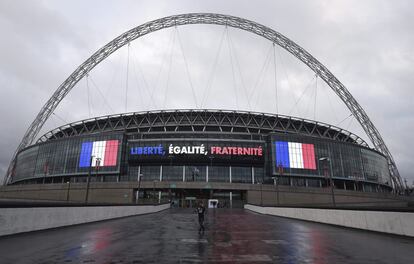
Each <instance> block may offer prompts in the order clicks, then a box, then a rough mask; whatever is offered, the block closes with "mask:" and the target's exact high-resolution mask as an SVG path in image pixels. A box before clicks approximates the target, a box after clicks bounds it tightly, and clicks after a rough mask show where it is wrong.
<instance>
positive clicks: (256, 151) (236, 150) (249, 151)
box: [211, 146, 263, 156]
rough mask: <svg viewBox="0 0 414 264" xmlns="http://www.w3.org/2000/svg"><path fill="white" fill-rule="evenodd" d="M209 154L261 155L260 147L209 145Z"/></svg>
mask: <svg viewBox="0 0 414 264" xmlns="http://www.w3.org/2000/svg"><path fill="white" fill-rule="evenodd" d="M211 154H216V155H243V156H263V149H262V147H255V148H249V147H215V146H213V147H211Z"/></svg>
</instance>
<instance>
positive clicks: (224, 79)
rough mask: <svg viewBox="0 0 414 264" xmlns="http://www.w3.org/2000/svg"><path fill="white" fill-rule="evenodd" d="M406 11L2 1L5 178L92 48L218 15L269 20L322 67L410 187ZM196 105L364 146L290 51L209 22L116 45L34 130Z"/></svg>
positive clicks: (304, 4)
mask: <svg viewBox="0 0 414 264" xmlns="http://www.w3.org/2000/svg"><path fill="white" fill-rule="evenodd" d="M412 10H414V2H412V1H409V0H407V1H395V0H393V1H391V0H387V1H381V0H373V1H358V0H355V1H350V0H344V1H328V0H326V1H318V0H312V1H275V0H271V1H240V0H237V1H196V0H190V1H171V0H170V1H154V0H151V1H84V0H78V1H73V0H70V1H69V0H68V1H20V0H10V1H8V0H2V1H0V32H1V34H2V41H1V42H0V111H1V113H2V114H1V116H0V118H1V119H2V120H1V121H2V122H1V123H2V127H1V130H0V138H1V140H0V174H1V176H3V175H4V173H5V170H6V169H7V166H8V164H9V162H10V159H11V156H12V154H13V152H14V150H15V149H16V148H17V146H18V144H19V142H20V140H21V138H22V136H23V134H24V132H25V130H26V129H27V127H28V126H29V125H30V123H31V122H32V121H33V119H34V118H35V116H36V114H37V113H38V112H39V110H40V108H41V107H42V106H43V104H44V103H45V102H46V100H47V99H48V98H49V97H50V96H51V95H52V93H53V92H54V91H55V90H56V89H57V87H58V86H59V85H60V84H61V83H62V82H63V81H64V80H65V79H66V78H67V77H68V76H69V75H70V74H71V73H72V72H73V71H74V70H75V69H76V68H77V66H79V65H80V64H81V63H82V62H83V61H85V60H86V59H87V58H88V57H89V56H90V55H92V54H93V52H95V51H96V50H97V49H99V48H100V47H102V46H103V45H105V44H106V43H108V42H109V41H111V40H112V39H113V38H115V37H116V36H118V35H120V34H121V33H123V32H125V31H127V30H129V29H131V28H133V27H136V26H139V25H141V24H143V23H145V22H148V21H151V20H154V19H158V18H161V17H164V16H169V15H175V14H182V13H190V12H213V13H221V14H228V15H233V16H239V17H242V18H246V19H249V20H253V21H256V22H258V23H260V24H263V25H266V26H268V27H270V28H272V29H274V30H276V31H278V32H280V33H282V34H284V35H285V36H287V37H288V38H290V39H292V40H293V41H295V42H296V43H297V44H299V45H300V46H301V47H303V48H304V49H306V50H307V51H308V52H310V53H311V54H312V55H313V56H314V57H316V58H317V59H318V60H319V61H320V62H322V63H323V64H324V65H325V66H326V67H327V68H328V69H330V70H331V72H332V73H333V74H334V75H335V76H336V77H337V78H338V79H339V80H340V81H341V82H342V83H343V84H344V85H345V86H346V87H347V89H348V90H349V91H350V92H351V93H352V94H353V96H354V97H355V98H356V100H357V101H358V102H359V103H360V104H361V105H362V107H363V108H364V109H365V110H366V112H367V114H368V116H369V117H370V118H371V120H372V121H373V123H374V124H375V125H376V127H377V129H378V130H379V131H380V133H381V135H382V136H383V138H384V140H385V142H386V144H387V145H388V147H389V149H390V150H391V152H392V154H393V156H394V158H395V160H396V163H397V166H398V167H399V170H400V173H401V175H402V177H403V178H407V179H408V181H409V183H412V182H413V180H414V173H413V172H412V168H413V166H414V161H413V158H412V154H411V153H412V149H414V143H412V142H413V140H412V139H411V134H412V130H413V128H414V117H413V113H414V108H413V105H414V104H413V102H412V100H413V97H414V91H413V89H412V84H413V83H414V70H413V69H414V45H413V43H414V16H412ZM128 53H129V55H128ZM127 65H128V66H127ZM275 65H276V78H275V67H274V66H275ZM187 69H188V71H187ZM127 76H128V77H127ZM275 79H276V84H275ZM191 87H192V88H193V89H194V96H193V92H192V89H191ZM276 92H277V93H276ZM194 97H195V99H194ZM125 98H127V99H125ZM196 101H197V105H198V107H200V105H201V102H203V104H202V105H201V107H203V108H223V109H240V110H253V111H263V112H273V113H274V112H276V111H278V112H279V113H281V114H285V115H294V116H300V117H304V118H310V119H316V120H320V121H323V122H327V123H330V124H334V125H338V126H340V127H343V128H345V129H349V130H351V131H352V132H354V133H356V134H357V135H359V136H361V137H362V138H364V139H365V140H367V141H368V139H367V137H366V136H365V135H364V132H363V130H362V129H361V127H360V126H359V125H358V123H357V121H356V120H355V119H353V118H352V117H348V116H349V114H350V112H349V111H348V110H347V108H346V107H345V106H344V104H343V103H342V102H341V101H340V100H339V99H338V98H337V96H336V95H335V94H334V93H333V92H332V91H331V90H330V89H329V87H328V86H327V85H325V84H323V83H322V81H321V80H315V78H314V74H313V73H312V72H311V71H310V70H309V69H308V68H307V67H306V66H304V65H303V64H302V63H300V62H299V61H298V60H297V59H295V58H294V57H293V56H292V55H289V54H288V53H287V52H285V51H284V50H283V49H282V48H279V47H273V46H272V44H271V43H270V42H269V41H267V40H264V39H262V38H260V37H257V36H254V35H253V34H251V33H248V32H242V31H240V30H236V29H231V28H225V27H220V26H212V25H210V26H206V25H192V26H183V27H177V28H172V29H166V30H162V31H159V32H154V33H152V34H149V35H147V36H145V37H143V38H140V39H138V40H136V41H134V42H132V43H131V45H130V47H129V48H127V47H124V48H122V49H120V50H118V51H117V52H116V53H114V54H112V55H111V56H110V57H109V58H108V59H107V60H105V61H104V62H102V63H101V64H100V65H98V66H97V67H96V68H95V69H94V70H93V71H92V72H91V73H90V76H89V78H88V82H87V81H86V79H84V80H81V81H80V83H78V85H76V86H75V87H74V89H73V90H72V91H71V92H70V93H69V95H68V96H67V97H66V98H65V99H64V100H63V101H62V102H61V104H60V105H59V106H58V108H57V109H56V111H55V114H54V115H52V116H51V118H50V119H49V120H48V122H47V123H46V124H45V127H44V129H43V130H42V131H41V134H44V133H45V132H47V131H48V130H50V129H53V128H54V127H57V126H60V125H63V124H64V123H66V122H72V121H77V120H80V119H85V118H89V117H93V116H98V115H105V114H111V113H121V112H125V111H128V112H131V111H143V110H152V109H166V108H169V109H171V108H194V107H195V105H196V103H195V102H196Z"/></svg>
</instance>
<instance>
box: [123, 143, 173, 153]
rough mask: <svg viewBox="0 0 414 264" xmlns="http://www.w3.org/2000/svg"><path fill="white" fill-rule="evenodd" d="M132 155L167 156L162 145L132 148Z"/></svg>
mask: <svg viewBox="0 0 414 264" xmlns="http://www.w3.org/2000/svg"><path fill="white" fill-rule="evenodd" d="M130 153H131V155H160V156H164V155H165V150H164V147H163V146H162V145H161V144H160V145H158V146H149V147H132V148H131V152H130Z"/></svg>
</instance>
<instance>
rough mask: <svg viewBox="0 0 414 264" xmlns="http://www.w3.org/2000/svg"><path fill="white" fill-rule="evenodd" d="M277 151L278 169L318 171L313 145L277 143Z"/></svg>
mask: <svg viewBox="0 0 414 264" xmlns="http://www.w3.org/2000/svg"><path fill="white" fill-rule="evenodd" d="M275 150H276V160H275V162H276V166H277V167H283V168H293V169H310V170H316V162H315V147H314V145H313V144H305V143H296V142H287V141H276V142H275Z"/></svg>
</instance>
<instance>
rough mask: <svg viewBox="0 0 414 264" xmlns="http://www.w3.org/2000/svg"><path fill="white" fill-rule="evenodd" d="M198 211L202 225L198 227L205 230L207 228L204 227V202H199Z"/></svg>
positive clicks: (199, 229)
mask: <svg viewBox="0 0 414 264" xmlns="http://www.w3.org/2000/svg"><path fill="white" fill-rule="evenodd" d="M196 212H197V214H198V224H199V225H200V227H199V228H198V232H199V233H200V232H204V230H205V228H204V215H205V213H206V208H205V207H204V204H203V202H200V203H199V204H198V207H197V209H196Z"/></svg>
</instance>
